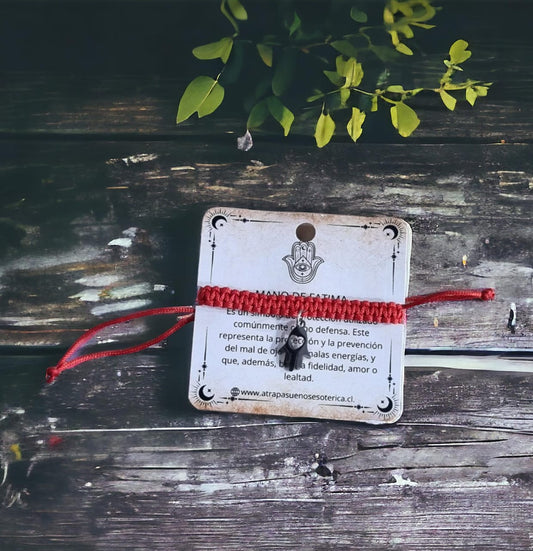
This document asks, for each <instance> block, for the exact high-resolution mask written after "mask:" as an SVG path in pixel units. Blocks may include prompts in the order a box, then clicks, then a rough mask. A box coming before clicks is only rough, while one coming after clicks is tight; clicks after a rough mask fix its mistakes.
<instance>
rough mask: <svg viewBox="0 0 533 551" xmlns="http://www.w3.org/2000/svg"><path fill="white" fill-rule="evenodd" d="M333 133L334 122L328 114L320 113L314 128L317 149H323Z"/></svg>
mask: <svg viewBox="0 0 533 551" xmlns="http://www.w3.org/2000/svg"><path fill="white" fill-rule="evenodd" d="M334 132H335V121H334V120H333V119H332V118H331V115H330V114H329V113H328V114H327V115H326V114H324V112H323V111H322V113H320V117H318V121H317V123H316V128H315V140H316V145H317V146H318V147H324V146H325V145H327V144H328V143H329V142H330V141H331V138H332V137H333V133H334Z"/></svg>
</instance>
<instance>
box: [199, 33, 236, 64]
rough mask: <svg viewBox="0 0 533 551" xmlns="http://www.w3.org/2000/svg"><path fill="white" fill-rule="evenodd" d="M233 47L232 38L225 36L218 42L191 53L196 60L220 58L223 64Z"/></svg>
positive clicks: (200, 47) (205, 45)
mask: <svg viewBox="0 0 533 551" xmlns="http://www.w3.org/2000/svg"><path fill="white" fill-rule="evenodd" d="M232 47H233V38H232V37H231V36H226V37H224V38H221V39H220V40H219V41H218V42H211V43H209V44H204V45H203V46H198V47H196V48H194V50H193V51H192V53H193V55H194V57H196V58H198V59H217V58H220V59H221V60H222V61H223V63H226V62H227V61H228V59H229V56H230V54H231V48H232Z"/></svg>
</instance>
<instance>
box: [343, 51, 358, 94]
mask: <svg viewBox="0 0 533 551" xmlns="http://www.w3.org/2000/svg"><path fill="white" fill-rule="evenodd" d="M340 74H342V76H344V77H346V81H345V83H344V85H343V86H344V88H353V87H355V86H359V84H361V81H362V80H363V76H364V72H363V66H362V65H361V64H360V63H358V62H357V60H356V59H355V58H353V57H350V58H349V59H347V60H346V62H345V63H344V65H343V66H342V73H340Z"/></svg>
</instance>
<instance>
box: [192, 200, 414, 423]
mask: <svg viewBox="0 0 533 551" xmlns="http://www.w3.org/2000/svg"><path fill="white" fill-rule="evenodd" d="M410 252H411V228H410V226H409V225H408V224H407V223H406V222H405V221H403V220H399V219H397V218H393V217H385V216H384V217H378V218H371V217H359V216H337V215H331V214H309V213H289V212H266V211H253V210H244V209H231V208H215V209H211V210H209V211H208V212H207V213H206V214H205V216H204V219H203V224H202V235H201V248H200V262H199V268H198V287H199V288H200V287H202V286H206V285H209V286H219V287H229V288H231V289H237V290H241V291H242V290H247V291H253V292H261V293H266V294H275V295H281V296H283V295H289V294H292V295H301V296H307V297H327V298H340V299H344V298H346V299H349V300H370V301H378V302H395V303H399V304H403V303H404V302H405V297H406V295H407V288H408V283H409V257H410ZM304 321H305V325H306V330H307V348H308V352H309V357H307V358H304V359H303V365H302V367H301V368H300V369H294V370H293V371H289V370H288V369H287V368H285V367H283V363H282V360H283V354H280V352H279V349H280V348H281V347H283V345H284V344H285V343H286V342H287V338H288V336H289V333H290V332H291V330H292V329H293V328H294V327H295V324H296V323H297V320H296V319H288V318H282V317H277V316H267V315H262V314H257V313H250V312H242V311H237V310H231V309H227V308H214V307H209V306H197V308H196V315H195V323H194V338H193V348H192V358H191V373H190V388H189V399H190V401H191V403H192V404H193V405H194V406H195V407H197V408H198V409H202V410H213V411H228V412H241V413H257V414H269V415H287V416H292V417H316V418H326V419H343V420H350V421H362V422H366V423H393V422H395V421H397V420H398V419H399V417H400V415H401V413H402V409H403V379H404V372H403V371H404V370H403V359H404V349H405V324H382V323H380V324H378V323H358V322H351V321H335V320H324V319H311V318H305V317H304Z"/></svg>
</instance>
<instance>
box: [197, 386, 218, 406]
mask: <svg viewBox="0 0 533 551" xmlns="http://www.w3.org/2000/svg"><path fill="white" fill-rule="evenodd" d="M206 386H207V385H202V386H201V387H200V388H199V389H198V396H199V398H200V400H203V401H204V402H210V401H211V400H212V399H213V398H214V397H215V395H214V394H211V395H210V396H208V395H207V394H206V393H205V388H206ZM209 391H211V389H208V392H209Z"/></svg>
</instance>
